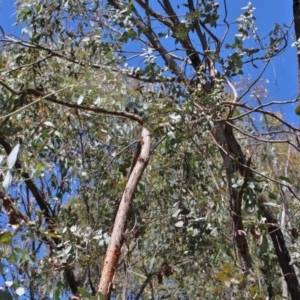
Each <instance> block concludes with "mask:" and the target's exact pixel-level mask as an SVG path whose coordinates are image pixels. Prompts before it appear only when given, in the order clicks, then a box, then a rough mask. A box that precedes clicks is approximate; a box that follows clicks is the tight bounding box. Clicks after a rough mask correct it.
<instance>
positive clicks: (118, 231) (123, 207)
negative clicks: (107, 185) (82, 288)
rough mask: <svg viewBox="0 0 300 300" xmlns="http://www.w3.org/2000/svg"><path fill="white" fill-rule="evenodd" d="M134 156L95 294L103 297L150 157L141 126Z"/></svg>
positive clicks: (146, 136)
mask: <svg viewBox="0 0 300 300" xmlns="http://www.w3.org/2000/svg"><path fill="white" fill-rule="evenodd" d="M136 157H137V159H136V160H135V159H134V160H133V165H132V168H131V171H130V174H129V178H128V181H127V183H126V186H125V189H124V192H123V195H122V198H121V202H120V204H119V208H118V211H117V214H116V218H115V223H114V226H113V230H112V234H111V238H110V241H109V245H108V248H107V252H106V256H105V259H104V265H103V269H102V273H101V279H100V282H99V286H98V293H97V294H98V295H100V296H103V297H104V298H105V299H109V294H110V288H111V284H112V281H113V277H114V274H115V272H116V268H117V264H118V260H119V257H120V253H121V248H122V245H123V234H124V232H125V229H126V223H127V219H128V215H129V210H130V207H131V204H132V202H133V199H134V194H135V192H136V189H137V186H138V184H139V182H140V179H141V177H142V174H143V172H144V170H145V168H146V167H147V164H148V161H149V157H150V133H149V131H148V130H147V129H146V128H143V130H142V138H141V141H140V150H138V153H137V156H136Z"/></svg>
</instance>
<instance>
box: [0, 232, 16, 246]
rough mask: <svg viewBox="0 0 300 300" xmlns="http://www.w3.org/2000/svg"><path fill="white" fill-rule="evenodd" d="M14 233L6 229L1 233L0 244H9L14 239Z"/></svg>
mask: <svg viewBox="0 0 300 300" xmlns="http://www.w3.org/2000/svg"><path fill="white" fill-rule="evenodd" d="M12 237H13V233H12V232H10V231H5V232H2V233H1V234H0V244H9V243H10V242H11V240H12Z"/></svg>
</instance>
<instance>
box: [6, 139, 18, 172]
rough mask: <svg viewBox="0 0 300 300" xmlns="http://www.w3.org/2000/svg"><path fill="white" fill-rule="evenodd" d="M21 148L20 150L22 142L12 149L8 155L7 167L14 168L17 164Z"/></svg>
mask: <svg viewBox="0 0 300 300" xmlns="http://www.w3.org/2000/svg"><path fill="white" fill-rule="evenodd" d="M19 150H20V144H17V145H15V146H14V148H13V149H12V151H11V152H10V154H9V155H8V157H7V167H8V168H9V169H11V168H13V166H14V165H15V163H16V161H17V157H18V153H19Z"/></svg>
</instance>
